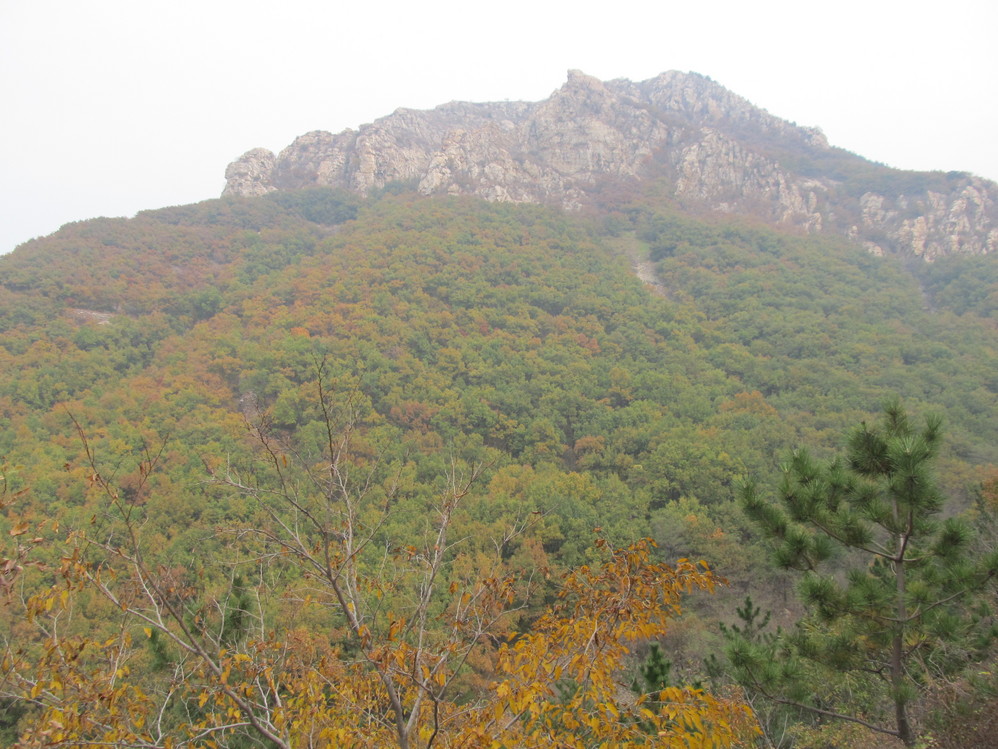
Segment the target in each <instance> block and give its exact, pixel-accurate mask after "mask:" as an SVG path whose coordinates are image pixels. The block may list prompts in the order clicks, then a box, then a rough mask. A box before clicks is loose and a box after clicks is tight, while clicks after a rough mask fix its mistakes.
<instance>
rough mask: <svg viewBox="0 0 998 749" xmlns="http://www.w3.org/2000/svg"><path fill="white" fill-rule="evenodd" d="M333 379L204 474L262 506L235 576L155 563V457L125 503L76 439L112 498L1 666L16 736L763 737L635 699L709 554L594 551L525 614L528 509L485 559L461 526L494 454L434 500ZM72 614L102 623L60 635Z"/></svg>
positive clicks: (730, 708) (684, 707) (48, 740)
mask: <svg viewBox="0 0 998 749" xmlns="http://www.w3.org/2000/svg"><path fill="white" fill-rule="evenodd" d="M330 369H331V365H330V364H329V362H328V361H326V360H323V359H317V360H316V377H315V381H314V383H312V384H313V386H314V391H313V394H312V398H311V400H310V402H309V403H305V404H302V408H303V409H304V410H303V411H302V413H301V414H299V415H300V416H302V418H303V421H302V423H301V425H300V426H299V427H298V429H297V432H296V433H294V434H289V433H287V432H282V431H281V430H277V429H274V428H272V427H270V426H269V425H268V424H267V419H266V415H265V414H263V415H261V418H260V419H259V420H258V421H257V422H255V423H253V424H251V425H250V430H251V433H252V436H253V437H254V438H255V441H256V445H257V457H258V461H257V463H255V464H253V465H250V466H242V467H240V466H237V465H232V464H229V463H227V462H223V461H219V460H208V461H207V464H208V466H209V469H210V470H211V472H212V475H213V476H214V481H215V485H216V487H217V488H219V489H221V490H225V491H229V492H235V493H238V494H239V495H241V496H242V497H244V498H245V499H246V500H247V501H248V502H250V504H251V507H252V508H254V512H253V516H252V517H253V520H252V522H250V523H245V524H243V525H240V526H235V527H229V528H227V529H225V535H226V536H227V537H228V538H230V539H231V544H230V553H232V554H233V555H236V556H234V557H233V558H232V559H230V560H228V562H227V563H226V564H225V565H222V566H221V568H222V569H230V570H232V572H231V573H229V574H228V577H223V578H222V579H213V577H212V575H211V574H210V572H207V571H206V570H205V569H204V568H203V567H200V568H199V566H198V563H197V562H191V563H190V564H189V565H188V566H186V567H185V566H176V565H173V566H171V565H167V564H164V563H163V562H162V561H161V560H160V559H159V558H158V556H157V549H156V548H155V544H154V543H152V542H150V541H149V540H148V539H146V538H144V537H143V533H142V531H143V527H144V517H143V507H144V506H146V505H147V504H148V499H149V494H150V492H153V491H154V489H153V485H152V483H151V482H150V481H149V477H151V476H153V475H154V474H155V471H156V470H157V463H158V461H159V459H160V456H161V455H162V453H163V448H161V449H158V450H157V449H150V450H147V451H146V452H145V453H144V454H143V456H142V458H141V460H140V461H139V466H138V467H137V469H136V471H134V472H133V474H132V475H135V476H137V477H138V478H136V479H135V480H134V481H133V483H132V484H131V486H130V489H129V491H128V492H127V493H125V492H122V491H121V490H120V487H118V486H117V484H116V483H115V481H114V479H113V471H112V470H111V469H109V468H106V467H105V464H104V463H103V461H102V460H101V458H100V456H99V455H98V454H97V451H96V448H95V446H94V445H93V444H92V443H91V442H90V441H89V440H88V439H87V436H86V433H85V431H84V430H83V429H82V427H81V428H80V437H81V440H82V442H83V444H84V452H85V456H86V458H85V459H86V461H87V463H88V466H89V481H90V483H91V490H92V491H94V492H96V493H98V494H99V495H101V496H102V497H103V507H102V511H101V514H100V517H96V516H95V520H94V522H93V523H92V524H91V526H90V527H89V528H85V529H82V530H80V531H77V532H75V533H74V534H73V536H72V537H71V540H70V547H69V548H68V549H67V551H66V553H65V554H64V555H63V557H62V562H61V567H60V569H59V570H58V571H57V573H56V574H57V580H56V582H55V584H54V585H52V586H51V587H50V588H48V589H47V590H44V591H42V592H41V593H39V594H38V595H36V596H34V597H33V599H32V600H31V601H30V603H29V607H28V608H29V614H30V616H31V617H32V618H33V620H34V621H35V622H36V623H37V624H38V626H39V627H40V628H41V629H42V631H43V633H44V635H45V637H44V639H43V640H42V641H41V643H40V644H41V647H40V648H38V649H37V650H35V651H34V652H31V651H29V650H27V649H22V650H21V651H19V652H17V653H15V654H14V656H13V657H11V658H9V659H8V660H7V661H5V663H4V672H5V675H6V677H7V681H6V686H7V692H8V693H10V694H18V695H19V696H20V697H22V698H23V700H24V702H25V704H26V705H28V706H29V707H30V711H31V714H30V716H28V717H27V718H25V719H24V721H23V725H24V729H23V732H22V737H21V742H22V744H23V745H24V746H78V745H81V744H84V743H88V744H93V743H96V744H101V745H105V746H121V747H125V746H128V747H145V746H148V747H168V746H170V747H177V746H241V745H245V746H258V745H265V746H277V747H287V748H289V749H290V748H291V747H299V746H358V747H361V746H365V747H383V746H398V747H410V746H416V745H419V746H427V747H428V746H456V745H463V746H502V745H506V746H514V745H515V746H524V747H529V746H550V745H551V743H552V742H554V743H557V744H560V745H563V746H573V747H576V746H577V747H582V746H592V745H599V744H602V745H615V746H653V745H661V743H662V741H663V740H666V741H668V742H669V743H671V744H674V745H685V746H697V747H700V746H728V745H731V744H732V743H733V742H734V740H735V738H736V736H737V735H738V733H739V731H743V732H751V730H752V728H751V725H750V721H749V719H748V717H747V715H746V713H745V711H744V709H743V707H742V706H741V705H740V703H739V702H738V701H737V700H735V699H722V698H719V697H716V696H712V695H709V694H706V693H704V692H702V691H701V690H698V689H693V688H684V687H666V688H664V689H662V690H661V692H660V693H659V694H657V695H655V696H654V697H655V699H654V700H647V699H645V698H642V699H635V698H634V696H633V694H631V693H630V691H629V690H628V689H627V687H626V671H627V669H626V668H625V666H626V665H627V658H628V655H629V652H630V646H631V644H632V643H634V642H636V641H643V640H648V639H654V638H656V637H660V636H661V635H662V634H663V633H664V632H665V630H666V628H667V627H668V624H669V622H670V620H671V619H672V618H673V617H675V616H676V615H678V613H679V612H680V600H681V597H682V595H683V594H684V593H686V592H689V591H691V590H695V589H703V590H712V589H713V588H714V586H715V585H716V584H717V583H718V580H717V578H716V577H715V576H714V574H713V573H712V572H711V571H710V570H708V569H707V568H706V565H697V564H693V563H690V562H687V561H686V560H680V561H679V562H678V563H676V564H675V565H674V566H670V565H667V564H664V563H662V562H658V561H655V560H654V559H653V558H652V547H651V544H650V542H641V543H637V544H634V545H631V546H630V547H627V548H622V549H613V548H611V547H610V546H609V545H608V544H606V543H605V542H603V541H602V540H599V541H598V542H597V548H596V551H595V552H594V556H593V557H592V558H593V560H594V561H593V562H592V564H591V565H589V566H582V567H580V568H578V569H576V570H573V571H571V572H569V573H568V574H567V575H565V576H564V578H563V579H561V580H560V581H558V582H557V584H556V585H555V587H554V588H553V589H552V592H553V593H554V594H555V595H556V603H555V604H553V605H552V606H550V607H549V608H548V609H547V610H546V611H545V612H542V613H540V615H539V616H538V615H537V613H536V612H535V613H534V614H533V615H532V616H531V617H530V618H529V619H528V618H524V617H523V616H522V613H523V606H524V605H525V602H526V601H527V600H529V596H530V590H531V586H532V585H533V584H535V583H536V581H537V580H538V579H539V578H541V577H542V576H543V575H542V573H543V572H544V570H542V569H538V570H536V571H535V577H536V579H533V578H531V576H530V574H526V575H525V574H523V573H520V572H518V571H517V570H515V569H513V568H512V567H511V566H510V564H509V559H508V557H509V551H510V548H511V546H512V545H514V544H515V543H517V542H518V538H519V537H520V536H522V535H524V534H525V533H526V531H527V530H528V529H529V525H530V523H531V522H532V521H533V520H534V517H535V513H533V512H525V513H524V514H523V515H522V516H519V517H516V518H513V519H512V521H511V522H510V523H509V525H508V527H507V528H506V530H505V532H504V533H503V534H500V535H499V536H497V537H495V538H493V539H491V543H490V544H489V545H490V546H491V552H490V553H489V552H488V548H487V547H486V546H483V545H480V544H479V545H477V546H475V545H473V544H470V542H469V541H470V540H469V539H467V538H463V537H458V536H456V534H455V533H454V527H455V518H456V517H457V515H458V514H459V513H460V512H461V511H462V507H463V505H464V504H465V503H467V502H469V501H472V500H477V501H485V498H484V497H481V496H476V495H475V491H476V486H477V484H478V483H479V478H480V476H481V475H482V474H483V472H484V471H485V470H486V469H487V465H485V464H482V463H481V462H477V463H469V462H467V461H466V460H464V459H462V458H461V457H459V456H458V455H454V456H453V457H452V458H451V459H450V460H448V461H446V462H445V467H444V469H443V471H442V474H443V475H442V476H441V477H439V480H438V481H437V482H436V490H435V493H434V494H432V495H431V494H429V493H428V492H426V491H425V487H422V488H421V487H420V486H418V485H417V484H415V483H413V481H412V471H413V466H412V465H411V464H410V463H409V462H407V459H406V452H405V450H404V449H402V450H396V449H390V448H389V447H388V446H386V445H385V444H384V441H383V440H381V439H379V437H378V433H377V430H376V429H375V428H373V426H372V423H371V422H372V419H373V416H372V412H371V410H370V404H369V403H367V402H366V400H365V398H364V396H363V395H362V394H361V393H360V392H359V390H358V389H357V388H356V387H355V384H351V383H346V384H344V383H342V382H341V383H340V385H341V386H340V387H337V386H336V380H337V378H336V377H335V376H334V375H333V373H332V372H331V371H330ZM309 415H310V416H309ZM306 416H309V418H305V417H306ZM312 417H314V418H312ZM395 447H398V446H397V445H396V446H395ZM118 462H120V461H116V463H118ZM237 552H239V553H238V555H237ZM236 570H239V572H238V574H237V572H236ZM251 571H255V572H254V574H255V575H256V579H257V582H256V583H255V584H254V585H253V586H252V590H250V589H249V587H248V586H247V583H246V578H247V577H248V575H249V573H250V572H251ZM74 606H76V607H89V608H90V609H91V612H96V613H97V614H98V615H99V616H100V618H101V619H102V620H103V622H104V627H103V629H101V630H100V631H98V632H92V633H86V632H83V633H74V632H71V631H68V630H67V629H66V625H65V622H66V621H67V620H68V619H70V613H69V612H71V611H73V607H74Z"/></svg>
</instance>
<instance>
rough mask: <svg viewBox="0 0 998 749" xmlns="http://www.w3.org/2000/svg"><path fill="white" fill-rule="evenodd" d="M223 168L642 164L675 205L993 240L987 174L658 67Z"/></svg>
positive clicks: (312, 170) (889, 239) (560, 177)
mask: <svg viewBox="0 0 998 749" xmlns="http://www.w3.org/2000/svg"><path fill="white" fill-rule="evenodd" d="M225 176H226V180H227V184H226V187H225V191H224V193H223V194H229V195H262V194H265V193H267V192H270V191H273V190H293V189H298V188H302V187H310V186H317V185H325V186H332V187H341V188H346V189H350V190H355V191H357V192H367V191H369V190H372V189H377V188H382V187H384V186H385V185H387V184H389V183H393V182H403V183H408V184H411V185H413V186H415V187H417V188H418V189H419V191H420V192H422V193H425V194H433V193H448V194H474V195H478V196H481V197H483V198H486V199H488V200H495V201H515V202H548V203H557V204H561V205H563V206H565V207H566V208H578V207H580V206H582V205H584V204H586V203H587V202H588V201H590V200H592V199H593V198H594V196H596V195H597V194H604V195H605V194H606V192H607V190H612V189H614V188H615V187H616V188H619V187H620V186H623V185H632V186H634V185H637V186H639V185H640V184H641V181H642V180H656V181H657V182H659V183H660V184H664V185H665V186H666V190H667V191H668V192H670V193H671V195H672V197H674V198H675V199H676V200H677V201H679V202H680V203H681V204H683V205H686V206H687V207H689V208H693V209H698V210H703V209H707V210H713V211H722V212H730V213H740V214H749V215H754V216H758V217H760V218H763V219H765V220H767V221H771V222H774V223H777V224H781V225H785V226H791V227H797V228H800V229H803V230H805V231H809V232H820V231H835V232H839V233H842V234H846V235H848V236H850V237H852V238H854V239H856V240H857V241H861V242H864V243H865V244H866V245H867V247H868V248H869V249H870V251H872V252H877V253H882V252H885V251H889V252H903V253H907V254H913V255H917V256H920V257H923V258H925V259H927V260H931V259H934V258H936V257H940V256H943V255H948V254H953V253H967V254H982V253H987V252H992V251H995V250H998V185H996V184H995V183H993V182H990V181H988V180H983V179H979V178H975V177H972V176H970V175H966V174H957V173H950V174H947V175H943V174H941V173H928V174H923V173H914V172H901V171H898V170H893V169H889V168H887V167H884V166H881V165H877V164H873V163H871V162H868V161H866V160H864V159H862V158H860V157H858V156H855V155H853V154H849V153H847V152H845V151H841V150H839V149H834V148H832V147H830V146H829V144H828V142H827V140H826V139H825V137H824V136H823V135H822V134H821V132H820V131H819V130H817V129H814V128H801V127H797V126H796V125H794V124H791V123H788V122H786V121H784V120H781V119H779V118H777V117H773V116H772V115H770V114H769V113H768V112H766V111H764V110H762V109H759V108H758V107H755V106H753V105H752V104H750V103H749V102H748V101H746V100H745V99H742V98H741V97H739V96H736V95H735V94H733V93H731V92H730V91H728V90H726V89H725V88H723V87H722V86H719V85H718V84H716V83H714V82H713V81H711V80H710V79H708V78H704V77H703V76H699V75H696V74H685V73H678V72H674V71H673V72H668V73H663V74H662V75H660V76H658V77H656V78H653V79H651V80H648V81H643V82H641V83H633V82H631V81H627V80H615V81H609V82H601V81H599V80H597V79H595V78H592V77H590V76H587V75H584V74H582V73H580V72H578V71H570V72H569V75H568V81H567V82H566V83H565V85H564V86H562V87H561V88H560V89H558V90H557V91H555V92H554V93H553V94H552V95H551V97H550V98H549V99H547V100H545V101H542V102H537V103H527V102H498V103H491V104H473V103H467V102H451V103H449V104H444V105H441V106H439V107H437V108H435V109H432V110H429V111H418V110H411V109H398V110H396V111H395V112H394V113H392V114H391V115H388V116H387V117H383V118H381V119H379V120H377V121H375V122H374V123H372V124H369V125H364V126H362V127H361V128H360V129H358V130H356V131H354V130H345V131H343V132H342V133H339V134H337V135H333V134H331V133H328V132H324V131H314V132H310V133H306V134H305V135H302V136H300V137H299V138H297V139H296V140H295V141H294V143H292V144H291V145H290V146H288V147H287V148H285V149H284V150H283V151H281V153H280V154H279V155H277V156H275V155H274V154H273V153H271V152H270V151H267V150H265V149H260V148H257V149H253V150H252V151H249V152H247V153H246V154H244V155H243V156H242V157H241V158H240V159H238V160H237V161H235V162H233V163H232V164H230V165H229V167H228V169H226V173H225Z"/></svg>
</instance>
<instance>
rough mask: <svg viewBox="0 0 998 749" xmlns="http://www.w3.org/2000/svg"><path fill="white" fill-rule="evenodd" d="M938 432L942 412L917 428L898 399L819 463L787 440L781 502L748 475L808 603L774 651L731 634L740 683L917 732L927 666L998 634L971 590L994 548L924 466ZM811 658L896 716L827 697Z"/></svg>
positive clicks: (761, 517)
mask: <svg viewBox="0 0 998 749" xmlns="http://www.w3.org/2000/svg"><path fill="white" fill-rule="evenodd" d="M940 441H941V421H940V419H939V418H937V417H928V418H926V420H925V426H924V428H922V429H916V428H915V427H913V426H912V425H911V423H910V422H909V419H908V417H907V415H906V413H905V411H904V409H903V408H902V407H901V405H900V403H898V402H897V401H893V402H891V403H889V404H888V405H887V406H886V408H885V411H884V414H883V423H882V424H881V425H879V426H876V427H869V426H867V425H866V424H865V423H864V424H863V425H862V426H861V427H859V428H858V429H856V430H855V431H854V432H853V433H852V434H851V435H850V437H849V440H848V447H847V454H846V458H845V459H844V460H843V459H841V458H837V459H834V460H832V461H831V462H829V463H827V464H819V463H817V462H815V461H814V460H812V458H811V456H810V455H809V454H808V453H807V452H806V451H804V450H798V451H796V452H794V453H793V455H792V457H791V459H790V461H789V463H787V464H786V465H785V467H784V469H783V472H784V475H783V481H782V483H781V485H780V488H779V498H780V503H779V504H778V505H777V504H772V503H770V502H768V501H766V500H764V499H763V498H762V497H760V496H759V494H758V493H757V491H756V489H755V487H754V486H751V485H748V486H746V487H745V488H744V491H743V494H742V501H743V507H744V508H745V510H746V512H747V513H748V514H749V516H750V517H751V518H752V519H753V520H754V521H755V522H756V524H757V525H758V526H759V527H760V528H761V529H762V531H763V532H764V533H765V534H766V535H767V536H768V537H769V538H770V539H772V540H773V541H775V556H776V561H777V562H778V564H779V565H780V566H781V567H783V568H786V569H793V570H798V571H800V572H801V573H802V574H803V579H802V580H801V583H800V588H799V591H800V596H801V599H802V601H803V603H804V605H805V606H806V608H807V609H808V611H809V615H808V617H806V618H805V620H804V621H802V622H801V623H800V626H798V627H797V629H796V631H795V632H793V633H790V634H789V635H788V636H787V637H785V638H783V640H782V642H781V643H780V645H781V647H780V648H779V649H778V650H777V649H774V648H773V647H772V646H770V645H768V644H766V643H765V642H763V643H758V642H756V643H753V642H751V641H750V639H749V638H735V640H734V642H732V644H731V646H730V647H729V654H728V655H729V658H730V659H731V662H732V664H733V666H734V667H735V669H736V671H737V673H738V675H739V678H740V680H741V681H742V682H743V683H744V684H745V685H746V686H748V687H749V688H750V689H754V690H755V691H757V692H758V693H761V694H763V695H765V696H767V697H771V698H773V699H775V700H776V701H777V702H781V703H783V704H790V705H796V706H798V707H803V708H807V709H809V710H811V711H813V712H817V713H819V714H821V715H824V716H827V717H833V718H840V719H845V720H849V721H853V722H855V723H859V724H862V725H864V726H866V727H867V728H870V729H872V730H874V731H878V732H880V733H884V734H889V735H892V736H896V737H897V738H899V739H900V740H901V741H902V742H904V744H905V745H906V746H914V745H915V744H916V741H917V731H916V727H915V725H914V722H913V719H912V716H911V710H910V708H911V703H912V701H913V700H914V699H915V698H916V697H917V696H918V694H919V692H920V691H921V690H922V689H923V688H924V687H925V686H926V684H927V683H929V679H930V678H931V677H932V676H933V675H936V674H939V673H941V672H946V671H949V672H952V671H953V670H956V669H958V668H959V667H960V666H962V665H965V664H966V663H967V662H968V661H970V660H973V659H974V658H975V656H978V655H981V654H983V653H982V651H983V649H984V648H985V647H987V645H988V641H989V640H990V639H992V638H993V636H994V632H993V631H990V630H988V629H987V628H983V629H982V628H981V627H980V626H979V625H980V619H981V611H980V609H979V608H978V607H977V605H976V604H977V603H978V600H977V596H976V594H977V593H978V592H979V591H981V589H982V588H983V586H984V583H985V582H986V581H988V580H991V579H993V578H994V577H995V574H996V572H998V552H995V551H991V552H990V553H987V554H985V555H983V556H982V555H974V554H973V553H972V543H971V541H972V539H971V532H970V529H969V527H968V526H967V525H966V524H965V523H964V522H962V521H961V520H960V519H959V518H957V517H949V518H945V519H943V518H941V517H940V515H941V513H942V510H943V506H944V500H943V497H942V495H941V493H940V492H939V491H938V490H937V488H936V486H935V482H934V480H933V477H932V473H931V463H932V460H933V458H934V457H935V456H936V454H937V453H938V450H939V446H940ZM843 551H844V552H845V554H844V555H841V554H837V553H836V552H843ZM834 559H839V560H843V561H842V563H840V564H829V562H831V561H832V560H834ZM776 653H779V657H777V658H774V657H773V655H774V654H776ZM811 663H813V664H818V665H819V667H823V668H830V669H832V671H833V672H839V673H843V674H849V676H850V677H851V678H853V679H854V682H853V683H854V684H862V685H864V686H863V688H864V689H866V690H869V691H868V693H869V694H879V695H881V696H882V697H886V704H888V705H889V709H888V710H887V711H886V712H888V713H892V716H888V715H879V714H877V712H876V708H875V706H874V705H872V704H865V705H859V704H856V705H849V704H848V703H847V701H845V700H842V701H841V702H835V701H833V700H830V699H829V696H830V690H829V689H827V688H825V689H822V690H807V689H805V688H804V686H803V685H802V684H801V683H800V680H799V678H798V677H799V676H800V675H801V673H802V672H803V668H804V666H805V665H808V667H810V666H809V664H811ZM810 673H811V674H812V675H814V673H815V672H814V671H811V672H810ZM818 673H827V672H821V671H819V672H818ZM823 683H825V684H828V683H830V682H829V681H825V682H823ZM809 692H810V693H809ZM814 692H820V693H821V697H820V698H819V697H818V696H817V695H816V694H814ZM874 702H876V701H875V700H874Z"/></svg>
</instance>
